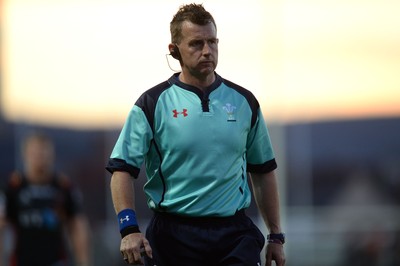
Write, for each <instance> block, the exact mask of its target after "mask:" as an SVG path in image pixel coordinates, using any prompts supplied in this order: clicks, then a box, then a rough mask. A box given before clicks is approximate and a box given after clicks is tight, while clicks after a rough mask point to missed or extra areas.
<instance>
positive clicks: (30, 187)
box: [0, 132, 90, 266]
mask: <svg viewBox="0 0 400 266" xmlns="http://www.w3.org/2000/svg"><path fill="white" fill-rule="evenodd" d="M22 158H23V170H22V171H18V170H16V171H14V172H13V173H12V174H11V176H10V178H9V180H8V182H7V185H6V188H5V191H4V193H3V197H2V198H3V199H2V204H1V206H0V226H1V241H0V244H2V248H1V251H2V252H1V255H2V257H4V256H5V255H4V244H5V243H4V237H3V235H4V229H5V228H6V226H7V225H9V227H7V228H10V229H11V230H10V231H11V232H12V233H13V234H12V236H13V239H14V240H15V241H13V243H15V245H14V246H13V247H12V253H11V255H10V258H9V262H8V263H7V264H6V265H9V266H66V265H76V266H89V265H90V252H89V227H88V221H87V218H86V216H85V215H84V214H83V212H82V195H81V194H80V191H78V189H77V188H76V187H74V186H73V184H72V183H71V180H70V179H69V178H68V177H67V176H65V175H64V174H62V173H58V172H57V171H56V170H55V169H54V160H55V150H54V143H53V141H52V140H51V139H50V137H49V136H47V135H46V134H44V133H41V132H40V133H39V132H35V133H32V134H30V135H28V136H27V137H26V138H25V139H24V141H23V143H22ZM69 245H71V246H69ZM69 247H71V248H69ZM71 254H72V256H71ZM1 262H2V261H0V263H1Z"/></svg>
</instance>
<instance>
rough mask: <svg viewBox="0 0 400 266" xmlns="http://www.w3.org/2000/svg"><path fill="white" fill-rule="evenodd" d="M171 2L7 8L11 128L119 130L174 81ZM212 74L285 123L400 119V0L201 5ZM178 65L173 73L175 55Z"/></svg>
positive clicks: (10, 0)
mask: <svg viewBox="0 0 400 266" xmlns="http://www.w3.org/2000/svg"><path fill="white" fill-rule="evenodd" d="M191 2H193V1H174V0H146V1H144V0H141V1H139V0H130V1H127V0H102V1H98V0H97V1H95V0H2V2H1V3H2V9H1V10H2V13H1V20H2V21H1V27H2V28H1V35H2V36H1V55H2V56H1V60H2V61H1V71H2V73H1V75H2V80H1V82H2V84H1V89H0V93H1V95H0V101H1V112H2V113H3V115H4V116H5V117H6V118H7V119H9V120H12V121H26V122H31V123H41V124H49V125H63V126H69V127H110V126H121V125H122V123H123V122H124V120H125V117H126V115H127V113H128V111H129V110H130V108H131V106H132V104H133V103H134V102H135V100H136V98H137V97H138V96H139V95H140V94H141V93H142V92H143V91H144V90H146V89H148V88H150V87H152V86H154V85H156V84H158V83H159V82H161V81H164V80H165V79H167V78H168V77H169V76H170V75H172V73H173V72H172V71H171V70H170V69H169V68H168V64H167V61H166V53H167V52H168V49H167V46H168V43H169V41H170V35H169V22H170V20H171V19H172V16H173V14H174V13H175V12H176V11H177V9H178V7H179V6H180V5H181V4H183V3H191ZM202 3H203V4H204V6H205V8H206V9H208V10H209V11H210V12H211V13H212V14H213V16H214V18H215V20H216V22H217V26H218V37H219V39H220V45H219V65H218V67H217V72H218V73H219V74H220V75H222V76H223V77H224V78H226V79H230V80H232V81H234V82H235V83H238V84H240V85H242V86H244V87H246V88H247V89H249V90H251V91H252V92H253V93H254V94H255V95H256V96H257V98H258V99H259V101H260V104H261V106H262V108H263V111H264V115H265V118H266V119H267V120H269V121H271V122H276V123H288V122H291V121H309V120H320V119H333V118H335V119H336V118H354V117H371V116H372V117H377V116H398V115H400V16H399V14H400V1H398V0H369V1H365V0H324V1H320V0H305V1H302V0H287V1H283V0H276V1H274V0H272V1H266V0H258V1H257V0H247V1H234V0H230V1H228V0H210V1H207V0H204V1H202ZM169 60H170V63H171V64H172V65H173V67H174V68H178V65H177V63H176V62H174V60H173V59H172V58H171V57H169Z"/></svg>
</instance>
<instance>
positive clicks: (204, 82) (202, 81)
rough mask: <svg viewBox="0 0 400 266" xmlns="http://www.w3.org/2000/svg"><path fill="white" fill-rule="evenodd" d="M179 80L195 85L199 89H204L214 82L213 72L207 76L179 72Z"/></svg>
mask: <svg viewBox="0 0 400 266" xmlns="http://www.w3.org/2000/svg"><path fill="white" fill-rule="evenodd" d="M179 80H180V81H182V82H183V83H186V84H189V85H191V86H194V87H197V88H199V89H201V90H205V89H206V88H207V87H209V86H210V85H211V84H213V83H214V81H215V73H214V72H213V73H211V74H209V75H207V76H204V77H203V76H202V77H196V76H193V75H190V74H189V75H188V74H187V73H185V72H183V71H182V72H181V73H180V74H179Z"/></svg>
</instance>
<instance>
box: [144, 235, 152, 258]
mask: <svg viewBox="0 0 400 266" xmlns="http://www.w3.org/2000/svg"><path fill="white" fill-rule="evenodd" d="M143 249H144V250H143V251H144V253H145V254H143V255H147V257H149V258H151V259H152V258H153V250H152V249H151V247H150V243H149V241H147V239H144V240H143Z"/></svg>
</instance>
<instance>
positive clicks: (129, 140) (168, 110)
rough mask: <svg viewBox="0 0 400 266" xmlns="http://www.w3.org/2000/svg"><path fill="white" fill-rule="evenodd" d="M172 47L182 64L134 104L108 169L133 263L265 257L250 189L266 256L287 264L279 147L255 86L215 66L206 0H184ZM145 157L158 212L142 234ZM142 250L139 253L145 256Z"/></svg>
mask: <svg viewBox="0 0 400 266" xmlns="http://www.w3.org/2000/svg"><path fill="white" fill-rule="evenodd" d="M170 30H171V44H169V46H168V48H169V50H170V53H171V55H172V56H173V57H174V58H175V59H177V60H179V62H180V65H181V69H182V71H181V72H180V73H177V74H175V75H173V76H172V77H171V78H169V79H168V80H167V81H165V82H162V83H160V84H158V85H157V86H154V87H153V88H151V89H150V90H148V91H146V92H145V93H144V94H143V95H142V96H141V97H140V98H139V99H138V100H137V101H136V103H135V105H134V106H133V107H132V109H131V111H130V113H129V115H128V118H127V120H126V122H125V125H124V127H123V129H122V131H121V133H120V136H119V138H118V140H117V142H116V144H115V146H114V149H113V151H112V153H111V156H110V160H109V162H108V164H107V167H106V169H107V170H108V171H110V172H111V173H112V177H111V194H112V200H113V204H114V207H115V211H116V213H117V216H118V223H119V229H120V233H121V237H122V240H121V246H120V250H121V253H122V256H123V258H124V259H125V261H126V262H127V263H128V264H143V263H145V265H152V266H153V265H157V266H180V265H181V266H187V265H190V266H205V265H207V266H208V265H215V266H217V265H218V266H221V265H223V266H239V265H249V266H250V265H254V266H257V265H261V260H260V252H261V251H262V249H263V247H264V243H265V239H264V237H263V235H262V233H261V232H260V230H259V229H258V228H257V227H256V226H255V225H254V223H253V222H252V221H251V220H250V218H249V217H248V216H246V214H245V209H246V208H248V207H249V205H250V201H251V190H250V189H249V184H248V183H247V181H248V178H247V176H248V174H249V176H250V177H251V184H252V186H253V192H254V197H255V200H256V203H257V206H258V208H259V211H260V214H261V215H262V217H263V219H264V221H265V224H266V226H267V228H268V230H269V231H270V234H269V235H268V245H267V248H266V265H271V263H272V261H273V260H274V261H275V262H276V265H279V266H282V265H284V264H285V257H284V252H283V244H284V242H285V238H284V234H283V233H282V231H281V226H280V218H279V200H278V198H279V197H278V191H277V180H276V177H275V173H274V172H275V169H276V167H277V164H276V162H275V157H274V152H273V149H272V145H271V142H270V138H269V135H268V130H267V127H266V125H265V122H264V119H263V116H262V113H261V110H260V106H259V103H258V101H257V99H256V98H255V97H254V95H253V94H252V93H251V92H250V91H248V90H246V89H244V88H242V87H240V86H239V85H236V84H234V83H232V82H230V81H228V80H225V79H223V78H222V77H221V76H219V75H218V74H217V73H216V72H215V68H216V66H217V62H218V39H217V28H216V24H215V21H214V19H213V17H212V15H211V14H210V13H209V12H207V11H206V10H205V9H204V7H203V6H202V5H197V4H189V5H184V6H181V7H180V9H179V10H178V12H177V13H176V14H175V15H174V17H173V19H172V21H171V24H170ZM143 163H145V168H146V176H147V182H146V184H145V186H144V191H145V193H146V196H147V203H148V206H149V208H150V209H152V210H153V211H154V217H153V218H152V220H151V222H150V224H149V226H148V228H147V231H146V236H144V235H143V234H142V233H141V232H140V230H139V226H138V223H137V221H136V213H135V211H134V208H135V207H134V189H133V179H132V177H133V178H137V177H138V175H139V171H140V167H141V165H142V164H143ZM142 256H143V258H142Z"/></svg>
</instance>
